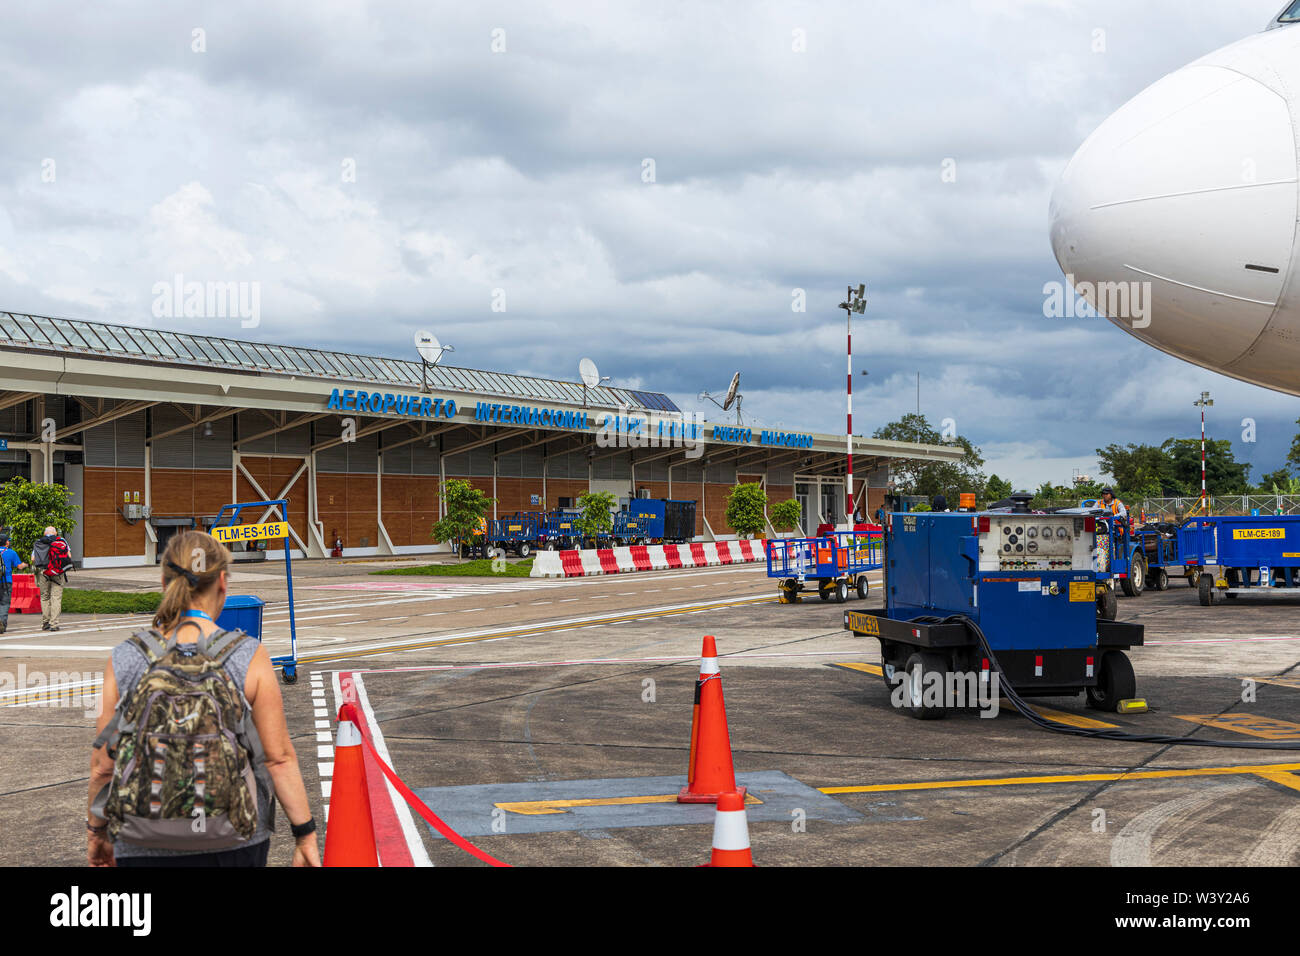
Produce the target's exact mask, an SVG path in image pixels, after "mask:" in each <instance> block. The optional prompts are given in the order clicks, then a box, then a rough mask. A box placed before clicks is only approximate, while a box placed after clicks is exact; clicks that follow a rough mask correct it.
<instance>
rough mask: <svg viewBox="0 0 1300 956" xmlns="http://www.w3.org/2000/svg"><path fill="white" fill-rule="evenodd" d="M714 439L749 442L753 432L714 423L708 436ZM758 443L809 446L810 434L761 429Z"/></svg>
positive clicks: (787, 446)
mask: <svg viewBox="0 0 1300 956" xmlns="http://www.w3.org/2000/svg"><path fill="white" fill-rule="evenodd" d="M710 437H712V438H713V440H714V441H725V442H736V443H740V444H746V445H747V444H749V443H750V442H752V441H753V440H754V432H753V430H752V429H749V428H730V427H727V426H726V425H714V426H713V433H712V435H711V436H710ZM758 443H759V444H760V445H780V446H782V447H784V448H811V447H812V444H813V437H812V435H798V434H795V433H794V432H774V431H767V430H766V429H764V430H763V431H761V432H759V433H758Z"/></svg>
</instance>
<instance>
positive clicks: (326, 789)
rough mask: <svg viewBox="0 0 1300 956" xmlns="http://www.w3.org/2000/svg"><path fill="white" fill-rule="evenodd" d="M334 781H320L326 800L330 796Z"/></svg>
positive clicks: (321, 790)
mask: <svg viewBox="0 0 1300 956" xmlns="http://www.w3.org/2000/svg"><path fill="white" fill-rule="evenodd" d="M333 783H334V781H333V780H322V781H321V782H320V792H321V796H323V797H324V798H325V799H326V800H328V799H329V798H330V787H331V786H332V785H333Z"/></svg>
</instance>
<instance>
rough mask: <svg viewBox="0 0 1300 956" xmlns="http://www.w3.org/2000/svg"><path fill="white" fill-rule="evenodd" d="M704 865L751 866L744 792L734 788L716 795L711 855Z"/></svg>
mask: <svg viewBox="0 0 1300 956" xmlns="http://www.w3.org/2000/svg"><path fill="white" fill-rule="evenodd" d="M704 865H705V866H753V865H754V856H753V854H752V853H750V850H749V820H748V818H747V817H746V816H745V795H744V794H743V793H737V792H735V791H733V792H731V793H722V794H719V795H718V812H717V813H715V814H714V815H713V856H712V857H710V859H709V862H708V863H706V864H704Z"/></svg>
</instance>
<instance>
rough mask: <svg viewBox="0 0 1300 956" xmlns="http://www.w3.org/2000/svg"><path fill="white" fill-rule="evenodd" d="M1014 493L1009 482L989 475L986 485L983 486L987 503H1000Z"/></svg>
mask: <svg viewBox="0 0 1300 956" xmlns="http://www.w3.org/2000/svg"><path fill="white" fill-rule="evenodd" d="M1013 491H1015V489H1014V488H1012V487H1011V482H1009V481H1004V480H1002V479H1001V478H999V477H998V476H997V475H989V480H988V483H987V484H986V485H985V486H984V497H985V498H986V499H987V500H988V501H989V502H994V501H1001V500H1002V499H1004V498H1006V497H1008V496H1010V495H1011V493H1012V492H1013Z"/></svg>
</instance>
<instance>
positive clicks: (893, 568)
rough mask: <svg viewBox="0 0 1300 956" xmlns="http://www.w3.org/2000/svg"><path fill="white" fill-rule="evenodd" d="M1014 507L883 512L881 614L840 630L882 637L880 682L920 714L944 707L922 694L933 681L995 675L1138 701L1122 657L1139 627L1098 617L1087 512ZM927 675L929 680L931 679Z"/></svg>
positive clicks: (1032, 688)
mask: <svg viewBox="0 0 1300 956" xmlns="http://www.w3.org/2000/svg"><path fill="white" fill-rule="evenodd" d="M1016 497H1017V499H1018V500H1017V502H1016V507H1015V508H1014V509H1013V510H1012V511H999V512H984V513H955V514H950V513H924V512H923V513H919V514H917V513H912V514H892V515H890V516H889V518H888V523H887V526H886V528H885V533H884V565H885V607H884V610H883V611H848V612H846V613H845V615H844V627H845V629H846V630H849V631H852V632H853V633H854V634H857V635H859V636H868V637H875V638H877V639H878V640H879V641H880V652H881V660H882V664H883V672H884V678H885V683H886V684H887V685H888V686H889V687H890V688H891V690H892V689H893V688H894V687H895V686H896V684H897V683H898V681H899V680H902V681H903V682H904V689H903V702H904V705H905V706H906V708H907V709H908V711H909V712H910V713H911V714H912V715H913V716H914V717H918V718H922V719H931V718H936V717H943V716H944V715H945V714H946V713H947V711H948V710H949V709H950V706H949V704H948V703H947V702H946V700H945V702H939V703H936V702H934V701H933V700H931V699H930V698H929V695H925V694H923V693H922V689H923V688H924V687H925V686H926V685H927V683H932V682H933V680H935V679H937V680H939V681H941V686H945V687H947V686H952V685H953V684H954V683H955V682H956V681H958V680H966V679H969V680H976V679H977V680H979V681H987V680H989V677H990V673H991V672H997V673H998V674H999V675H1000V677H999V680H1000V681H1002V682H1005V683H1009V684H1011V686H1012V688H1014V691H1015V693H1016V694H1017V695H1018V696H1020V697H1048V696H1070V695H1077V694H1079V693H1084V694H1086V695H1087V700H1088V704H1089V706H1091V707H1094V708H1097V709H1100V710H1107V711H1115V710H1118V709H1119V706H1120V702H1121V701H1126V700H1130V699H1132V698H1135V697H1136V696H1137V681H1136V677H1135V676H1134V673H1133V665H1132V664H1131V663H1130V661H1129V659H1128V656H1127V654H1126V653H1125V652H1126V651H1127V650H1128V649H1129V648H1132V647H1136V646H1139V645H1141V644H1142V641H1143V628H1142V626H1141V625H1139V624H1129V623H1124V622H1117V621H1112V620H1105V619H1102V618H1099V616H1098V613H1097V600H1096V598H1097V588H1098V583H1099V581H1100V582H1103V584H1104V578H1103V575H1104V574H1105V572H1100V571H1097V570H1094V567H1093V551H1094V549H1095V548H1096V536H1097V524H1096V519H1095V517H1093V516H1091V515H1069V514H1034V513H1031V512H1030V511H1029V510H1028V507H1027V499H1028V496H1016ZM931 675H935V676H934V677H932V676H931Z"/></svg>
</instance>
